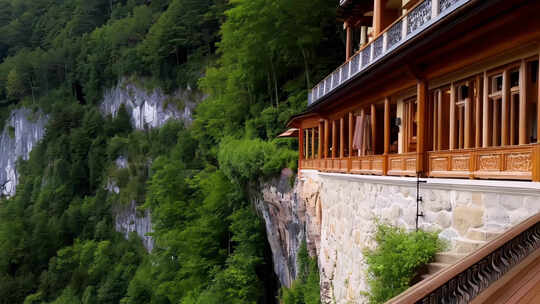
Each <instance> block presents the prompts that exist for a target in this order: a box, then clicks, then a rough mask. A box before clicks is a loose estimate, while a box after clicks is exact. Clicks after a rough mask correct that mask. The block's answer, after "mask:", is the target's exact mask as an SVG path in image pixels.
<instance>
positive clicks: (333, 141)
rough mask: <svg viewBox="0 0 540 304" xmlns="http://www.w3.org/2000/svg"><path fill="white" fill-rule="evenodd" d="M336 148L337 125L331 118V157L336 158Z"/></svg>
mask: <svg viewBox="0 0 540 304" xmlns="http://www.w3.org/2000/svg"><path fill="white" fill-rule="evenodd" d="M336 149H337V126H336V121H335V120H332V158H336Z"/></svg>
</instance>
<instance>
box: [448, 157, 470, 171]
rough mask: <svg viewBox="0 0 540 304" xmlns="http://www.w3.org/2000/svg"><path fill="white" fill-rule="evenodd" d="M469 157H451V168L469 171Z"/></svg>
mask: <svg viewBox="0 0 540 304" xmlns="http://www.w3.org/2000/svg"><path fill="white" fill-rule="evenodd" d="M470 164H471V157H470V156H460V157H452V170H453V171H470V170H471V168H470Z"/></svg>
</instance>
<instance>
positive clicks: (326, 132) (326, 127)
mask: <svg viewBox="0 0 540 304" xmlns="http://www.w3.org/2000/svg"><path fill="white" fill-rule="evenodd" d="M329 127H330V124H329V123H328V119H325V120H324V158H328V144H329V142H328V137H329V135H330V134H329V133H330V132H329Z"/></svg>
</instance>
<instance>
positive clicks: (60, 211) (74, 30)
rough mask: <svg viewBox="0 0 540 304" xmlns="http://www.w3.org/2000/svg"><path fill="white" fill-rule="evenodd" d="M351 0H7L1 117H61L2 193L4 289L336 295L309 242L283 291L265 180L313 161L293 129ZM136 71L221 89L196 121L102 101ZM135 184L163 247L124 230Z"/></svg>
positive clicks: (169, 295)
mask: <svg viewBox="0 0 540 304" xmlns="http://www.w3.org/2000/svg"><path fill="white" fill-rule="evenodd" d="M336 5H337V2H336V1H328V0H294V1H290V0H0V126H2V128H3V127H4V125H5V121H6V120H7V118H8V117H9V113H10V111H12V110H14V109H16V108H19V107H26V108H29V109H32V110H34V111H35V112H36V113H37V112H39V111H41V112H43V113H46V114H47V115H48V116H49V123H48V125H47V130H46V134H45V136H44V138H43V140H42V141H41V142H40V144H39V145H37V146H36V147H35V148H34V149H33V151H32V153H31V155H30V158H29V160H28V161H22V160H21V161H20V162H19V164H18V171H19V173H20V180H19V185H18V187H17V194H16V195H15V196H13V197H10V198H7V197H4V198H0V252H1V254H0V303H10V304H11V303H24V304H33V303H54V304H61V303H84V304H94V303H95V304H97V303H124V304H128V303H129V304H135V303H152V304H169V303H171V304H172V303H175V304H177V303H181V304H195V303H200V304H211V303H216V304H217V303H275V302H276V297H281V299H282V300H283V301H284V303H286V304H293V303H294V304H302V303H305V304H313V303H319V301H320V300H319V290H318V274H317V266H316V263H315V262H314V260H312V259H310V258H309V257H308V256H307V251H306V250H305V248H304V249H303V250H301V253H302V255H301V259H300V264H301V265H299V266H300V274H299V278H298V281H297V282H295V283H294V284H293V287H292V288H291V289H283V290H281V291H278V288H279V286H278V282H277V279H276V278H275V276H274V275H273V267H272V260H271V253H270V252H269V248H268V247H269V245H268V244H267V241H266V236H265V230H264V226H263V224H262V221H261V219H260V218H259V217H258V216H257V214H256V211H255V209H254V207H253V205H252V204H251V202H250V191H253V190H256V189H257V186H258V184H259V182H260V181H262V180H264V179H267V178H270V177H273V176H275V175H276V174H279V172H280V171H281V169H282V168H285V167H289V168H292V169H295V168H296V164H297V157H298V156H297V152H296V151H297V145H298V143H297V142H296V140H294V139H276V135H277V134H279V133H280V132H281V131H283V130H284V128H285V125H286V122H287V121H288V119H289V118H290V117H291V116H292V115H294V114H297V113H300V112H301V111H302V110H303V109H304V108H305V107H306V105H307V90H308V88H311V87H312V86H313V84H314V83H315V82H316V81H318V80H320V79H322V77H323V76H324V75H326V74H328V73H329V72H330V71H331V70H332V69H333V68H334V67H336V66H338V65H339V64H340V63H341V61H342V59H343V58H342V57H343V54H344V42H343V33H342V31H343V30H342V29H341V28H340V26H339V25H338V24H337V23H336V22H335V8H336ZM124 78H126V79H130V80H131V81H133V82H137V83H139V84H140V85H141V86H143V87H145V88H148V89H149V90H150V89H152V88H161V89H162V90H164V91H165V92H169V93H171V92H174V91H175V90H177V89H181V88H188V87H189V88H192V89H193V90H197V91H201V92H203V93H204V94H205V96H207V97H206V98H205V99H204V101H202V102H201V103H199V104H198V105H197V107H196V109H195V112H194V117H193V119H194V120H193V123H192V124H191V125H190V126H187V127H186V126H184V124H183V123H182V122H178V121H172V122H169V123H167V124H166V125H165V126H163V127H161V128H159V129H152V130H145V131H137V130H134V129H133V128H132V126H131V124H130V117H129V114H128V112H127V111H126V109H125V108H121V109H120V110H119V112H118V114H117V115H116V116H115V117H111V116H103V115H102V114H101V112H100V111H99V108H98V106H99V104H100V102H101V101H102V98H103V92H104V90H106V89H108V88H111V87H113V86H115V85H116V84H118V83H119V81H120V80H121V79H124ZM119 156H124V157H127V159H129V166H128V167H127V168H124V169H119V168H117V167H116V166H115V160H116V159H117V158H118V157H119ZM110 180H113V181H114V182H115V183H116V184H117V185H118V186H119V188H120V189H121V190H120V193H119V194H115V193H112V192H109V191H108V190H106V185H107V183H108V182H109V181H110ZM131 201H136V202H137V204H138V205H139V206H140V207H139V208H140V209H141V210H143V209H146V210H150V211H151V213H152V221H153V229H154V233H153V234H152V237H153V238H154V240H155V248H154V250H153V251H152V252H151V253H147V252H146V250H145V249H144V247H143V245H142V242H141V240H140V238H139V237H138V236H137V235H136V234H133V235H132V236H130V237H129V239H127V240H126V239H125V238H124V237H123V235H122V234H120V233H117V232H115V227H114V218H113V214H112V210H113V208H114V206H116V205H118V204H127V203H129V202H131Z"/></svg>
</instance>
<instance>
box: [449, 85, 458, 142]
mask: <svg viewBox="0 0 540 304" xmlns="http://www.w3.org/2000/svg"><path fill="white" fill-rule="evenodd" d="M449 137H450V150H454V149H456V146H457V145H456V144H457V143H456V139H457V138H456V88H455V87H454V84H453V83H452V84H451V85H450V135H449Z"/></svg>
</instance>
